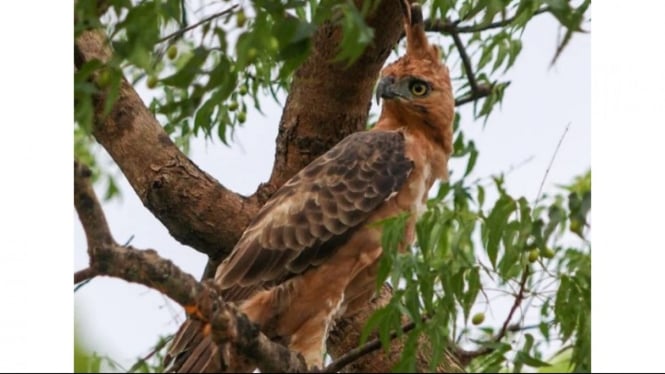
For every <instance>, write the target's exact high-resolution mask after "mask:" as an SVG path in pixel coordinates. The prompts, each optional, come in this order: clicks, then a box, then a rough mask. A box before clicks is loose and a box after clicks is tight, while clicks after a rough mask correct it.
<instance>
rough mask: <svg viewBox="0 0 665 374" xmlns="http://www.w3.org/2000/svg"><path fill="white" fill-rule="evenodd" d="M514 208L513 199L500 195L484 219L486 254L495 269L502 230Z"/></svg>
mask: <svg viewBox="0 0 665 374" xmlns="http://www.w3.org/2000/svg"><path fill="white" fill-rule="evenodd" d="M515 208H516V206H515V201H514V200H513V199H512V198H510V196H508V195H505V194H504V195H501V197H500V198H499V199H498V200H497V201H496V203H495V204H494V208H492V211H491V212H490V214H489V215H488V216H487V219H485V228H486V232H487V235H486V236H487V239H486V247H487V255H488V256H489V258H490V262H491V263H492V267H493V268H495V269H496V259H497V255H498V253H499V243H500V241H501V237H502V235H503V230H504V228H505V227H506V225H507V223H508V217H510V215H511V214H512V213H513V212H514V211H515Z"/></svg>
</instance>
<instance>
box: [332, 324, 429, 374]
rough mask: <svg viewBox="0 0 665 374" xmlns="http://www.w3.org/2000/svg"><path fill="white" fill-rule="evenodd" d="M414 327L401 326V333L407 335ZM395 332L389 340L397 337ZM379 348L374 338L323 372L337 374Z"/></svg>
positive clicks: (378, 341) (377, 340)
mask: <svg viewBox="0 0 665 374" xmlns="http://www.w3.org/2000/svg"><path fill="white" fill-rule="evenodd" d="M415 327H416V324H415V322H413V321H411V322H409V323H406V324H404V325H402V333H407V332H409V331H411V330H413V329H414V328H415ZM397 336H398V335H397V332H391V333H390V340H393V339H395V338H396V337H397ZM379 348H381V341H380V340H379V339H378V338H375V339H373V340H371V341H369V342H367V343H365V344H363V345H362V346H360V347H357V348H354V349H352V350H350V351H349V352H347V353H346V354H344V355H343V356H341V357H340V358H338V359H337V360H335V361H334V362H333V363H331V364H330V365H328V366H327V367H326V368H325V369H324V370H323V372H324V373H337V372H338V371H340V370H342V369H343V368H344V367H345V366H346V365H348V364H350V363H352V362H353V361H355V360H357V359H358V358H360V357H362V356H364V355H366V354H368V353H371V352H374V351H376V350H377V349H379Z"/></svg>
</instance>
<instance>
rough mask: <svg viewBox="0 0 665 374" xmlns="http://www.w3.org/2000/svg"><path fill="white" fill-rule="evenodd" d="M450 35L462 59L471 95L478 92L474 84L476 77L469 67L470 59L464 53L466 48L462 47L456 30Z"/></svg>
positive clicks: (476, 84)
mask: <svg viewBox="0 0 665 374" xmlns="http://www.w3.org/2000/svg"><path fill="white" fill-rule="evenodd" d="M450 35H451V36H452V37H453V42H454V43H455V47H457V51H458V52H459V56H460V58H461V59H462V64H463V65H464V72H465V73H466V77H467V79H468V80H469V85H470V86H471V92H472V93H475V92H478V83H477V82H476V75H475V74H474V72H473V67H472V66H471V58H469V55H468V54H467V53H466V47H464V43H462V39H461V38H460V37H459V34H458V33H457V31H456V30H454V29H453V31H452V32H451V33H450Z"/></svg>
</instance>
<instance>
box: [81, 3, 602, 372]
mask: <svg viewBox="0 0 665 374" xmlns="http://www.w3.org/2000/svg"><path fill="white" fill-rule="evenodd" d="M441 40H442V41H443V43H449V42H450V41H449V40H446V39H441ZM522 41H523V49H522V53H521V54H520V56H519V57H518V59H517V61H516V62H515V65H514V66H513V68H512V69H511V70H510V71H509V73H508V74H507V76H506V77H505V79H508V80H511V81H512V84H511V86H510V87H509V88H508V89H507V90H506V93H505V96H504V101H503V104H502V106H501V107H500V108H496V109H495V112H494V113H493V114H492V115H491V117H490V118H489V121H488V122H487V125H486V126H485V128H483V125H482V121H477V122H474V121H473V118H472V116H471V114H470V113H471V112H470V109H471V106H470V105H467V106H465V107H462V108H461V113H462V124H461V125H462V127H463V128H464V130H465V135H466V136H467V138H469V137H471V138H472V139H473V140H474V141H475V142H476V146H477V148H478V149H479V151H480V157H479V159H478V163H477V166H476V169H475V171H474V174H473V175H475V176H479V177H480V176H487V175H490V174H496V173H498V172H501V171H507V170H508V169H510V168H511V166H515V165H518V164H520V163H522V162H523V161H524V160H526V159H528V158H531V157H533V158H532V160H531V161H530V162H528V163H526V164H524V165H522V166H521V167H519V168H518V169H516V170H514V171H513V172H512V173H511V174H510V176H509V177H508V178H507V189H508V192H509V193H511V194H512V195H513V196H525V197H526V198H527V199H528V200H529V201H533V199H534V198H535V197H536V193H537V191H538V187H539V185H540V182H541V180H542V178H543V174H544V173H545V170H546V168H547V166H548V164H549V162H550V158H551V157H552V154H553V152H554V149H555V147H556V145H557V143H558V141H559V138H560V137H561V135H562V133H563V132H564V129H565V127H566V125H567V124H568V123H570V128H569V131H568V133H567V135H566V137H565V139H564V140H563V144H562V146H561V149H560V150H559V152H558V154H557V157H556V160H555V161H554V163H553V165H552V168H551V170H550V172H549V176H548V178H547V181H546V183H545V191H556V187H555V186H556V185H557V184H564V183H568V182H570V181H571V180H572V178H573V177H574V176H576V175H579V174H581V173H582V172H584V171H585V170H587V169H588V168H589V167H590V165H591V153H590V147H591V138H590V105H591V104H590V88H591V87H590V85H591V80H590V36H589V35H582V34H577V35H575V37H574V38H573V40H572V42H571V43H570V45H569V46H568V47H567V48H566V50H565V51H564V52H563V54H562V56H561V57H560V58H559V61H558V62H557V64H556V65H555V66H554V67H553V68H551V69H550V68H549V63H550V60H551V58H552V56H553V54H554V51H555V48H556V42H557V23H556V21H555V20H554V19H553V18H552V17H551V16H550V15H542V16H538V17H537V18H536V20H534V21H533V22H532V23H531V24H530V25H529V27H528V28H527V29H526V31H525V33H524V37H523V39H522ZM138 92H139V94H140V95H141V97H142V98H144V100H146V99H147V98H149V97H150V95H152V94H153V93H152V92H150V91H148V90H146V89H144V88H139V90H138ZM146 101H147V100H146ZM262 106H263V109H264V112H265V113H266V115H265V116H262V115H261V114H259V113H257V112H252V111H250V112H249V113H248V119H247V123H246V124H245V126H244V127H241V128H237V129H236V132H235V139H234V143H233V145H232V146H231V147H226V146H224V145H223V144H222V143H221V142H219V141H216V142H214V143H207V144H206V143H205V142H204V141H202V140H197V141H194V142H193V144H192V153H191V155H190V157H191V158H192V160H193V161H194V162H195V163H196V164H197V165H199V166H200V167H201V168H202V169H203V170H205V171H206V172H208V173H210V174H211V175H212V176H214V177H215V178H217V179H218V180H219V181H220V182H221V183H222V184H224V185H225V186H226V187H228V188H230V189H232V190H235V191H237V192H239V193H242V194H251V193H253V192H254V191H255V189H256V187H257V185H258V184H259V183H260V182H263V181H265V180H267V179H268V177H269V175H270V171H271V168H272V163H273V158H274V149H275V137H276V134H277V125H278V122H279V118H280V115H281V108H280V106H279V105H278V104H276V103H275V102H274V101H273V100H272V99H271V98H266V99H265V100H264V101H263V102H262ZM376 110H377V108H376V104H375V103H373V104H372V111H376ZM451 166H452V168H453V169H457V170H459V169H460V166H459V165H458V164H456V163H451ZM462 166H463V165H462ZM458 172H459V171H458ZM117 181H118V182H119V183H120V188H121V189H122V191H123V196H122V200H121V201H119V200H113V201H111V202H109V203H105V204H104V209H105V212H106V215H107V219H108V221H109V225H110V228H111V232H112V233H113V235H114V237H115V239H116V240H117V241H118V242H120V243H123V242H125V241H126V240H127V239H129V238H130V237H131V236H132V235H133V236H134V239H133V240H132V243H131V244H132V245H133V246H135V247H136V248H153V249H155V250H157V251H158V252H159V254H160V255H161V256H163V257H166V258H169V259H171V260H172V261H173V262H174V263H175V264H177V265H178V266H179V267H180V268H181V269H183V270H184V271H186V272H189V273H191V274H192V275H194V276H195V277H196V278H199V277H200V275H201V273H202V271H203V266H204V264H205V257H204V256H203V255H201V254H199V253H198V252H196V251H194V250H192V249H191V248H189V247H185V246H182V245H181V244H180V243H178V242H177V241H175V240H174V239H173V238H171V237H170V235H169V234H168V231H167V230H166V229H165V228H164V227H163V226H162V224H161V223H160V222H159V221H158V220H157V219H156V218H155V217H154V216H153V215H152V214H151V213H150V212H149V211H148V210H146V209H145V208H144V207H143V205H142V203H141V202H140V200H139V199H138V198H137V197H136V195H135V193H134V192H133V190H131V188H130V187H129V185H128V184H127V183H126V181H125V179H124V177H119V178H118V179H117ZM102 191H103V189H98V192H99V193H100V194H101V193H102ZM489 198H491V196H490V195H488V199H489ZM490 204H491V201H487V202H486V205H485V206H486V207H487V206H491V205H490ZM73 219H74V220H75V270H79V269H82V268H84V267H86V266H87V263H88V257H87V253H86V245H85V237H84V235H83V231H82V229H81V226H80V223H79V222H78V217H77V216H76V213H75V212H74V216H73ZM75 305H76V312H77V320H78V322H79V324H80V326H79V329H78V330H79V332H81V333H82V334H83V337H84V338H85V340H86V341H87V343H88V344H89V345H90V347H92V348H94V349H95V350H96V351H97V352H98V353H99V354H101V355H108V356H110V357H111V358H113V359H115V360H116V361H118V362H119V363H120V364H122V365H123V366H124V367H125V368H129V366H131V364H132V363H133V362H134V361H135V360H136V358H137V357H139V356H143V355H145V354H146V353H147V352H149V351H150V349H151V347H152V345H153V344H155V343H156V342H157V338H158V336H159V335H167V334H171V333H173V332H174V331H175V330H176V329H177V327H178V323H179V322H182V321H183V318H184V313H183V312H182V309H181V308H180V307H179V306H178V305H177V304H176V303H174V302H172V301H170V300H168V298H166V297H165V296H163V295H161V294H159V293H158V292H156V291H152V290H150V289H148V288H146V287H144V286H140V285H135V284H128V283H127V282H125V281H122V280H119V279H113V278H107V277H99V278H95V279H93V280H92V281H91V282H90V283H89V284H87V285H85V286H84V287H83V288H82V289H80V290H79V291H78V292H76V294H75ZM506 309H507V308H506ZM493 311H494V313H495V314H496V316H495V317H496V318H497V319H498V320H499V321H502V319H503V318H505V315H506V310H504V309H503V307H502V306H501V305H497V306H496V307H493ZM488 318H491V316H488ZM497 323H498V322H497Z"/></svg>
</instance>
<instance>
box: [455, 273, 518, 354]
mask: <svg viewBox="0 0 665 374" xmlns="http://www.w3.org/2000/svg"><path fill="white" fill-rule="evenodd" d="M529 275H531V268H530V267H529V265H526V267H525V268H524V272H522V279H521V280H520V288H519V291H517V296H515V301H514V302H513V305H512V307H511V308H510V311H509V312H508V317H506V320H505V321H504V322H503V326H501V330H499V333H498V334H497V335H496V336H495V337H494V338H493V339H492V341H493V342H495V343H499V342H500V341H501V339H503V338H504V337H505V336H506V333H507V332H508V331H516V327H515V326H514V325H510V321H511V320H512V319H513V315H514V314H515V311H517V308H519V306H520V304H522V301H523V300H524V293H525V291H526V282H527V280H528V279H529ZM518 330H519V328H518ZM492 352H494V348H493V347H490V346H485V347H482V348H480V349H477V350H474V351H465V350H462V349H457V351H456V355H457V357H458V358H459V360H460V362H461V363H462V365H465V366H466V365H467V364H468V363H469V362H471V360H473V359H474V358H476V357H480V356H484V355H487V354H490V353H492Z"/></svg>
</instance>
